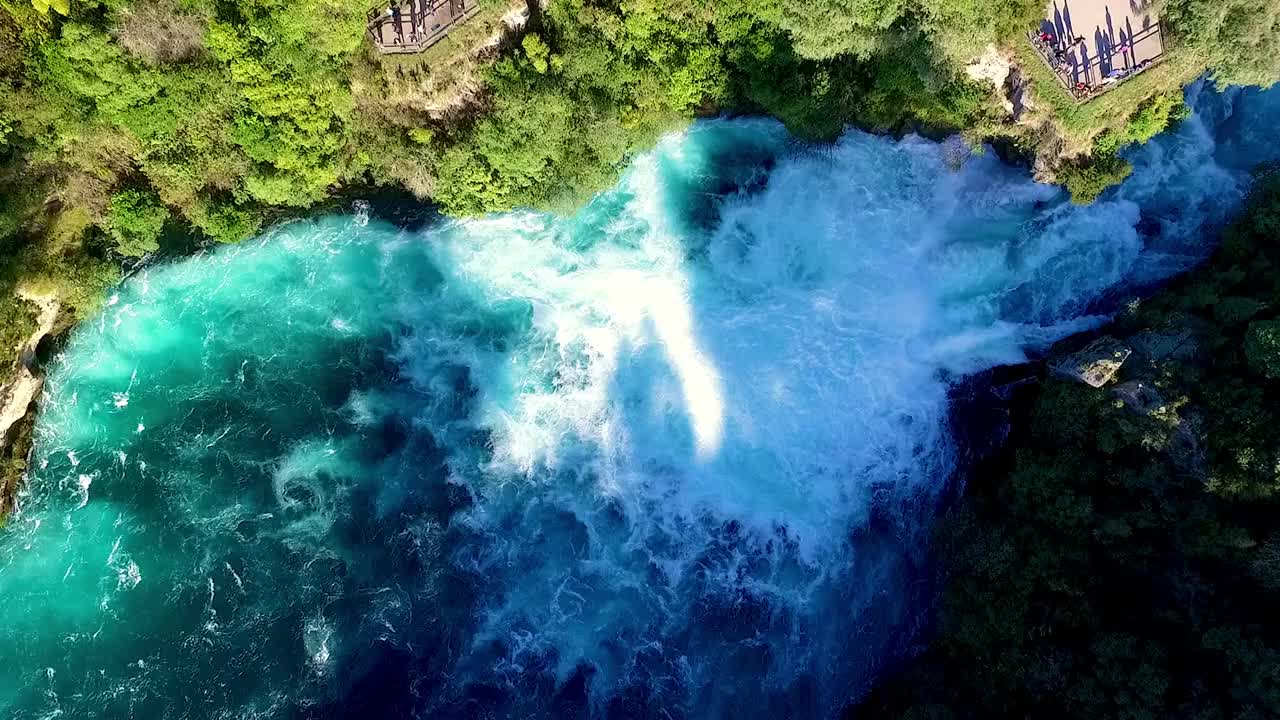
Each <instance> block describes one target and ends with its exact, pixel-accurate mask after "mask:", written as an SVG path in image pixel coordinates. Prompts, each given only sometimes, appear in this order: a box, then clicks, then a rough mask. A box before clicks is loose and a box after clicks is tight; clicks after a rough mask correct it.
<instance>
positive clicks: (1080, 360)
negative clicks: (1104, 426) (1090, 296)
mask: <svg viewBox="0 0 1280 720" xmlns="http://www.w3.org/2000/svg"><path fill="white" fill-rule="evenodd" d="M1132 354H1133V350H1131V349H1130V348H1129V347H1128V346H1127V345H1125V344H1123V343H1121V342H1120V341H1119V340H1116V339H1115V338H1110V337H1103V338H1098V339H1097V340H1094V341H1093V342H1091V343H1089V345H1088V346H1087V347H1086V348H1084V349H1083V350H1081V351H1079V352H1074V353H1071V354H1070V355H1067V356H1066V357H1064V358H1061V359H1059V360H1056V361H1054V362H1053V364H1052V365H1051V366H1050V369H1051V370H1052V371H1053V374H1054V375H1057V376H1058V377H1063V378H1067V379H1069V380H1079V381H1080V382H1082V383H1085V384H1087V385H1092V386H1093V387H1102V386H1103V385H1106V384H1107V383H1109V382H1111V380H1112V378H1114V377H1115V376H1116V373H1117V372H1119V371H1120V366H1121V365H1124V361H1125V360H1128V359H1129V356H1130V355H1132Z"/></svg>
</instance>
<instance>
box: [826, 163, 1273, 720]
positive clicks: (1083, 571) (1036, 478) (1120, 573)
mask: <svg viewBox="0 0 1280 720" xmlns="http://www.w3.org/2000/svg"><path fill="white" fill-rule="evenodd" d="M1277 298H1280V175H1276V174H1275V173H1274V171H1272V172H1271V173H1269V174H1266V175H1264V176H1263V177H1262V178H1260V179H1259V181H1258V186H1257V188H1256V189H1255V190H1254V193H1253V196H1252V197H1251V199H1250V200H1249V203H1248V206H1247V208H1246V210H1245V211H1244V213H1243V215H1242V217H1240V218H1239V219H1238V220H1237V221H1236V222H1235V223H1234V224H1233V225H1232V226H1231V227H1230V228H1228V229H1227V231H1226V232H1225V234H1224V237H1223V241H1222V245H1221V247H1220V248H1219V250H1218V251H1217V253H1216V254H1215V255H1214V256H1213V258H1212V259H1211V260H1210V261H1209V262H1208V264H1206V265H1205V266H1203V267H1201V268H1199V269H1197V270H1194V271H1192V272H1191V273H1190V274H1188V275H1187V276H1185V277H1183V278H1181V279H1180V280H1178V281H1176V282H1175V283H1174V284H1173V285H1172V286H1170V287H1168V288H1166V289H1164V290H1163V291H1161V292H1160V293H1158V294H1157V295H1155V296H1154V297H1152V298H1150V299H1148V300H1146V301H1143V302H1141V303H1136V304H1134V305H1132V306H1131V307H1130V308H1129V309H1128V310H1127V311H1126V312H1125V313H1123V314H1122V315H1121V316H1120V317H1119V318H1117V320H1116V321H1115V323H1114V324H1113V325H1112V326H1110V327H1109V328H1107V332H1108V333H1110V334H1111V335H1113V336H1118V337H1120V338H1123V339H1124V340H1125V342H1127V343H1128V344H1130V345H1131V346H1132V347H1134V348H1135V354H1134V356H1132V357H1131V358H1130V360H1128V361H1126V363H1125V364H1124V365H1123V366H1122V368H1121V371H1120V373H1119V377H1118V378H1117V379H1116V380H1115V381H1113V382H1112V383H1111V384H1109V385H1107V386H1104V387H1101V388H1093V387H1090V386H1088V385H1085V384H1083V383H1080V382H1077V381H1071V380H1063V379H1056V378H1051V377H1044V378H1043V379H1042V382H1041V383H1039V384H1038V386H1037V388H1036V389H1035V390H1034V391H1032V397H1030V398H1024V399H1023V400H1022V405H1023V406H1024V407H1023V408H1022V410H1021V412H1020V413H1019V416H1018V417H1016V418H1015V420H1014V426H1015V432H1014V435H1013V437H1012V438H1011V441H1010V446H1009V448H1008V449H1007V452H1006V453H1005V456H1004V457H1003V458H1002V462H1000V463H995V464H992V465H987V466H984V467H982V468H980V469H979V471H978V472H976V473H975V476H974V477H973V478H972V479H971V480H970V484H969V486H968V488H967V489H966V494H965V498H964V499H963V501H962V502H960V503H959V504H958V506H957V507H955V508H953V509H951V510H950V511H949V512H948V513H947V515H946V517H945V520H944V521H943V522H942V523H941V525H940V526H939V528H938V529H937V532H936V537H935V543H936V550H937V552H938V554H939V557H940V558H941V560H942V562H943V566H944V570H943V574H944V577H945V590H944V591H943V599H942V602H941V610H940V615H939V621H938V625H939V627H938V634H937V637H936V638H935V639H934V641H933V643H932V644H931V646H930V647H929V649H928V650H927V651H926V653H925V654H924V655H922V656H921V657H920V658H918V659H917V660H916V661H914V662H911V663H908V665H907V667H906V668H904V669H902V670H901V672H900V674H899V675H898V676H897V677H896V678H894V679H893V680H892V681H890V682H889V683H887V684H886V685H884V686H883V687H881V688H880V689H879V690H877V691H876V692H875V693H874V694H873V696H872V697H870V698H868V699H866V700H865V702H864V703H863V704H862V706H861V707H859V708H857V712H856V713H851V714H853V715H856V716H857V717H867V716H870V717H909V718H919V719H924V718H930V719H933V720H942V719H944V718H980V717H1075V718H1079V717H1089V718H1205V719H1211V718H1269V717H1276V716H1277V715H1280V625H1277V623H1276V622H1275V618H1274V616H1273V615H1272V612H1274V608H1275V607H1276V604H1277V603H1280V410H1278V408H1280V320H1277V311H1278V310H1280V307H1278V306H1277V302H1276V300H1277ZM1067 342H1068V343H1069V342H1071V341H1067ZM1076 344H1078V342H1077V343H1076Z"/></svg>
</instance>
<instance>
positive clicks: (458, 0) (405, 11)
mask: <svg viewBox="0 0 1280 720" xmlns="http://www.w3.org/2000/svg"><path fill="white" fill-rule="evenodd" d="M479 11H480V6H479V5H478V4H477V2H476V0H408V1H407V2H401V3H399V4H395V3H392V4H388V5H381V6H378V7H375V8H372V9H370V10H369V12H368V14H367V15H366V20H367V22H368V24H367V30H368V33H369V38H370V39H371V40H373V45H374V47H376V48H377V49H378V52H381V53H416V52H422V51H423V50H426V49H427V48H429V47H431V46H432V45H435V44H436V43H437V42H440V40H441V38H443V37H444V36H445V35H448V34H449V30H450V29H451V28H453V26H454V25H457V24H458V23H461V22H463V21H465V20H467V19H468V18H470V17H471V16H472V15H475V14H476V13H477V12H479Z"/></svg>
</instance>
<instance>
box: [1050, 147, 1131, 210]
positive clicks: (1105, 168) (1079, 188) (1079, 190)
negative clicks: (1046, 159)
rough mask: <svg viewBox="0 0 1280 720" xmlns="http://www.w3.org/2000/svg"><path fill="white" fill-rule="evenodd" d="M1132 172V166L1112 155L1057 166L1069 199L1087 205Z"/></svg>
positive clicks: (1059, 177)
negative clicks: (1069, 196) (1069, 194)
mask: <svg viewBox="0 0 1280 720" xmlns="http://www.w3.org/2000/svg"><path fill="white" fill-rule="evenodd" d="M1132 172H1133V166H1132V165H1130V164H1129V163H1128V162H1127V161H1125V160H1121V159H1120V158H1118V157H1115V156H1114V155H1106V156H1102V157H1093V158H1089V159H1086V160H1079V161H1074V162H1068V163H1065V164H1063V165H1062V166H1061V167H1060V168H1058V179H1059V180H1060V181H1061V182H1062V184H1063V185H1065V186H1066V188H1067V192H1069V193H1071V201H1072V202H1075V203H1077V204H1080V205H1088V204H1089V203H1091V202H1093V201H1094V200H1097V199H1098V196H1099V195H1101V194H1102V192H1103V191H1104V190H1106V189H1107V188H1109V187H1111V186H1112V185H1116V184H1119V183H1120V182H1122V181H1123V180H1124V179H1125V178H1127V177H1129V174H1130V173H1132Z"/></svg>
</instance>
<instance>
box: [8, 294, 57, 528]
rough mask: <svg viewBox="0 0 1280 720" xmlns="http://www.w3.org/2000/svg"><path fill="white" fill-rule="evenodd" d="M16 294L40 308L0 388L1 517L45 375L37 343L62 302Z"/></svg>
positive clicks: (23, 456) (22, 457)
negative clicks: (33, 325)
mask: <svg viewBox="0 0 1280 720" xmlns="http://www.w3.org/2000/svg"><path fill="white" fill-rule="evenodd" d="M18 296H19V297H21V298H22V299H23V300H26V301H27V302H30V303H33V304H35V305H36V307H38V308H39V314H38V316H37V318H36V330H35V332H34V333H32V334H31V337H29V338H27V340H26V341H25V342H24V343H22V344H21V345H20V346H18V347H17V348H15V350H16V351H17V360H16V366H17V367H16V368H15V370H14V372H13V379H12V380H10V381H9V383H8V384H7V385H5V386H4V387H3V388H0V463H2V466H0V519H2V518H3V517H4V515H6V514H7V513H8V512H9V510H10V508H11V507H12V505H13V498H14V495H15V494H16V493H17V490H18V488H17V485H18V480H19V479H20V478H21V475H22V468H23V462H24V461H25V459H26V455H27V449H28V447H29V445H30V429H31V428H30V425H31V423H32V422H33V421H34V408H35V402H36V400H37V399H38V398H39V397H40V390H41V389H42V388H43V387H44V374H43V373H42V372H41V371H40V369H39V367H38V366H37V362H36V350H37V348H38V347H39V346H40V342H41V341H42V340H44V339H45V338H46V337H47V336H48V335H49V334H50V333H52V332H53V330H54V327H55V325H56V323H57V320H58V311H59V310H60V309H61V305H60V304H59V303H58V299H57V298H56V297H54V296H52V295H37V294H34V293H30V292H26V291H23V290H19V291H18Z"/></svg>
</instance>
